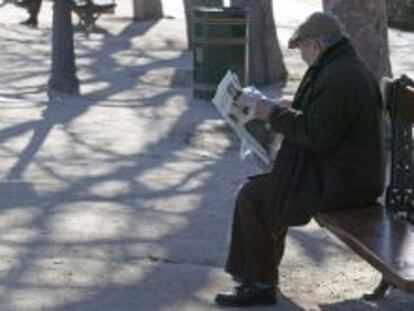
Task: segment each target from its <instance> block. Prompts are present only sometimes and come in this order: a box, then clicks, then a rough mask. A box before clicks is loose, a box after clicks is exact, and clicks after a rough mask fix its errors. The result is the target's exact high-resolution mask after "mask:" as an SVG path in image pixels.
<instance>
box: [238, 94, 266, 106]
mask: <svg viewBox="0 0 414 311" xmlns="http://www.w3.org/2000/svg"><path fill="white" fill-rule="evenodd" d="M261 99H262V96H261V95H258V94H251V93H247V94H246V93H241V94H240V95H238V96H237V97H236V98H235V101H234V103H235V104H236V106H237V107H240V108H251V107H254V105H255V104H256V103H257V102H259V101H260V100H261Z"/></svg>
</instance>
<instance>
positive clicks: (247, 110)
mask: <svg viewBox="0 0 414 311" xmlns="http://www.w3.org/2000/svg"><path fill="white" fill-rule="evenodd" d="M240 94H244V95H246V96H247V97H251V98H252V101H251V102H255V101H256V100H255V99H259V98H266V97H265V96H264V95H263V94H262V93H261V92H260V91H259V90H257V89H256V88H255V87H252V86H250V87H246V88H242V87H241V85H240V83H239V79H238V78H237V75H236V74H234V73H233V72H232V71H227V73H226V75H225V76H224V78H223V79H222V80H221V82H220V84H219V85H218V87H217V91H216V94H215V96H214V98H213V103H214V105H215V106H216V108H217V110H218V111H219V112H220V114H221V115H222V117H223V118H224V120H225V121H226V122H227V123H228V124H229V125H230V126H231V128H232V129H233V130H234V131H235V133H236V134H237V136H238V137H239V139H240V140H241V149H240V152H241V157H242V159H244V158H245V157H246V155H247V154H250V153H253V154H254V155H255V156H256V157H257V158H258V159H259V160H260V161H261V162H262V163H259V165H260V166H262V167H263V168H265V167H269V165H270V164H271V162H272V161H273V158H274V154H275V152H277V151H276V150H277V149H278V147H279V145H280V141H281V137H280V135H276V133H275V132H274V131H273V130H272V129H271V127H270V125H269V124H268V122H265V121H263V120H259V119H257V118H254V117H253V114H252V109H251V108H252V107H249V106H248V105H247V106H242V105H240V104H238V103H237V102H236V101H235V98H236V97H237V96H239V95H240Z"/></svg>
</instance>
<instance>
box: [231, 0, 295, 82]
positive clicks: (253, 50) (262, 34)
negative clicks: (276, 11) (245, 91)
mask: <svg viewBox="0 0 414 311" xmlns="http://www.w3.org/2000/svg"><path fill="white" fill-rule="evenodd" d="M231 4H232V5H233V6H242V7H246V8H248V9H249V14H250V16H249V37H250V38H249V58H250V64H249V77H250V83H254V84H256V85H258V86H262V85H267V84H271V83H283V84H284V83H285V82H286V80H287V70H286V67H285V64H284V62H283V56H282V52H281V49H280V46H279V41H278V38H277V32H276V24H275V19H274V16H273V5H272V0H255V1H252V0H232V1H231Z"/></svg>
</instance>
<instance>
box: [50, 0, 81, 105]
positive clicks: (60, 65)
mask: <svg viewBox="0 0 414 311" xmlns="http://www.w3.org/2000/svg"><path fill="white" fill-rule="evenodd" d="M56 92H59V93H60V92H61V93H68V94H78V93H79V81H78V78H77V77H76V66H75V52H74V46H73V26H72V15H71V3H70V2H69V1H67V0H55V3H54V6H53V42H52V70H51V77H50V79H49V85H48V93H49V97H50V96H52V95H53V94H54V93H56Z"/></svg>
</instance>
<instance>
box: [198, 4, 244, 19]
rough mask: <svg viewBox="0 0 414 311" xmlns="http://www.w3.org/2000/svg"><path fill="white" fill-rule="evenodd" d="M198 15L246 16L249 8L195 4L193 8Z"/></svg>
mask: <svg viewBox="0 0 414 311" xmlns="http://www.w3.org/2000/svg"><path fill="white" fill-rule="evenodd" d="M193 11H194V15H195V16H196V17H221V16H222V17H227V18H228V17H246V15H247V10H246V9H245V8H242V7H236V6H234V7H211V6H210V7H208V6H195V7H194V8H193Z"/></svg>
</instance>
